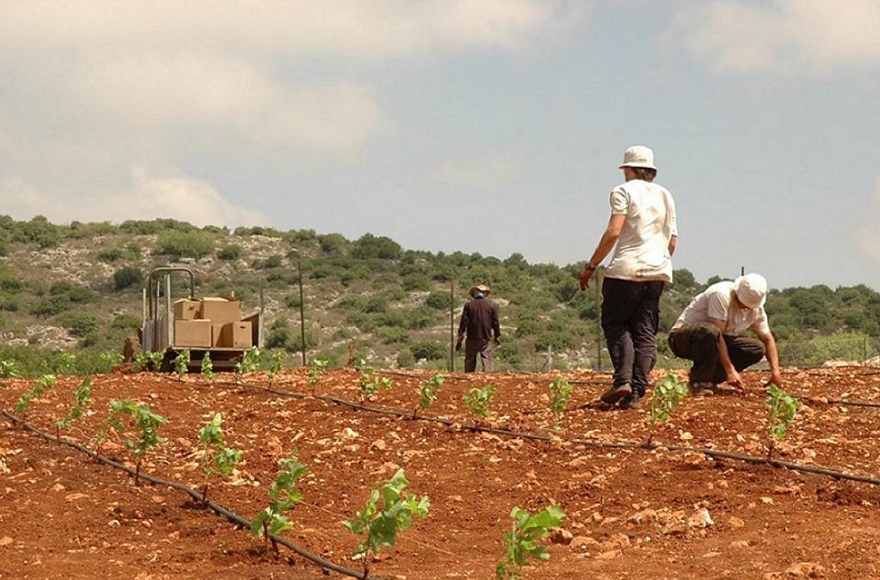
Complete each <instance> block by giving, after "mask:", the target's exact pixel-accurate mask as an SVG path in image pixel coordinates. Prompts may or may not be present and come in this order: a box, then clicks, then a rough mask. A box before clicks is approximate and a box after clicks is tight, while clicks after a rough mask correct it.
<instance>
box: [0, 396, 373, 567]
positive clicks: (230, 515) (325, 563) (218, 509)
mask: <svg viewBox="0 0 880 580" xmlns="http://www.w3.org/2000/svg"><path fill="white" fill-rule="evenodd" d="M0 413H2V414H3V415H4V416H5V417H6V418H7V419H9V420H10V421H11V422H12V423H13V424H15V425H20V426H22V427H24V429H25V430H27V431H30V432H32V433H35V434H37V435H39V436H40V437H42V438H43V439H45V440H46V441H49V442H51V443H58V444H60V445H66V446H68V447H71V448H73V449H76V450H77V451H80V452H82V453H85V454H86V455H88V456H89V457H91V458H93V459H96V460H97V461H100V462H101V463H103V464H105V465H109V466H110V467H114V468H116V469H121V470H122V471H124V472H126V473H128V474H129V475H132V476H134V477H135V478H138V479H145V480H147V481H149V482H150V483H152V484H154V485H162V486H167V487H170V488H173V489H176V490H178V491H182V492H183V493H185V494H187V495H189V496H190V497H191V498H192V499H193V500H194V501H196V502H199V503H200V504H202V505H204V506H206V507H208V508H210V509H211V510H212V511H213V512H215V513H217V514H220V515H221V516H223V517H225V518H227V519H228V520H229V521H231V522H233V523H235V524H238V525H240V526H243V527H244V528H246V529H248V530H249V529H251V522H250V521H249V520H247V519H245V518H243V517H241V516H240V515H238V514H236V513H235V512H233V511H232V510H230V509H227V508H225V507H223V506H221V505H219V504H217V503H214V502H213V501H210V500H208V501H203V497H202V494H200V493H199V492H198V491H196V490H194V489H192V488H190V487H187V486H185V485H183V484H180V483H176V482H173V481H167V480H164V479H161V478H158V477H155V476H152V475H150V474H148V473H144V472H143V471H137V470H135V469H132V468H131V467H128V466H127V465H123V464H121V463H119V462H116V461H113V460H112V459H109V458H107V457H104V456H103V455H100V454H98V453H97V452H96V451H93V450H91V449H89V448H88V447H86V446H84V445H80V444H79V443H77V442H75V441H70V440H68V439H62V438H60V437H55V436H53V435H50V434H48V433H46V432H44V431H42V430H40V429H38V428H37V427H34V426H33V425H31V424H30V423H28V422H26V421H25V420H24V419H22V418H20V417H18V416H16V415H13V414H12V413H9V412H8V411H6V410H5V409H0ZM269 539H270V540H272V541H273V542H275V543H276V544H280V545H282V546H284V547H286V548H288V549H289V550H291V551H293V552H295V553H296V554H299V555H300V556H302V557H303V558H305V559H306V560H309V561H310V562H312V563H314V564H317V565H318V566H320V567H321V568H323V569H325V570H331V571H333V572H338V573H339V574H343V575H345V576H351V577H353V578H359V579H361V580H379V579H378V578H377V577H376V576H365V575H364V573H363V572H362V571H359V570H353V569H351V568H346V567H345V566H341V565H339V564H335V563H333V562H331V561H329V560H325V559H324V558H322V557H320V556H318V555H317V554H313V553H312V552H309V551H308V550H305V549H303V548H300V547H299V546H297V545H296V544H294V543H292V542H289V541H287V540H285V539H284V538H282V537H281V536H277V535H275V534H269Z"/></svg>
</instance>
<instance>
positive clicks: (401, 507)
mask: <svg viewBox="0 0 880 580" xmlns="http://www.w3.org/2000/svg"><path fill="white" fill-rule="evenodd" d="M408 485H409V481H407V479H406V474H405V473H404V472H403V469H398V470H397V473H395V474H394V476H393V477H392V478H391V479H390V480H389V481H388V482H387V483H385V484H384V485H382V486H381V487H380V488H379V489H374V490H373V491H372V492H371V493H370V498H369V499H368V500H367V504H366V506H364V509H362V510H361V511H359V512H357V514H356V515H355V517H353V518H351V519H350V520H346V521H345V522H343V525H344V526H345V527H346V528H348V529H349V530H350V531H351V532H352V533H354V534H357V535H362V536H365V537H364V540H363V541H362V542H360V543H359V544H358V547H357V551H355V553H354V557H355V558H363V561H364V575H363V578H366V577H367V575H368V573H369V568H370V558H371V557H373V556H375V555H376V554H378V553H379V551H380V550H381V549H382V548H384V547H385V546H388V547H391V546H394V544H395V542H396V541H397V533H398V532H400V531H402V530H405V529H407V528H408V527H410V526H411V525H412V519H413V516H416V517H419V518H425V517H426V516H427V515H428V510H429V509H430V507H431V502H430V500H429V499H428V496H426V495H425V496H422V497H421V498H418V497H416V496H415V495H409V494H406V493H405V492H404V490H405V489H406V486H408Z"/></svg>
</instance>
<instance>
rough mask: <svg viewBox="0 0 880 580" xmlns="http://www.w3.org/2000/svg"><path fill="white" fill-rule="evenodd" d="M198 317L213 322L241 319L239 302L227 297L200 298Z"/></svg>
mask: <svg viewBox="0 0 880 580" xmlns="http://www.w3.org/2000/svg"><path fill="white" fill-rule="evenodd" d="M199 318H201V319H202V320H210V321H211V322H213V323H215V324H226V323H227V322H238V321H239V320H241V302H239V301H238V300H229V299H227V298H202V306H201V309H200V310H199Z"/></svg>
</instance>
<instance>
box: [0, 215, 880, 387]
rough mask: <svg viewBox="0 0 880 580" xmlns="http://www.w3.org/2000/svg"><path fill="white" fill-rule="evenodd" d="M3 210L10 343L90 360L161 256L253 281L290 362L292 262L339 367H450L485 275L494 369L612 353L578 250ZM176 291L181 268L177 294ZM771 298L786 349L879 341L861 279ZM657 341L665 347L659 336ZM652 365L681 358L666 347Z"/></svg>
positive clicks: (310, 316)
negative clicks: (425, 243)
mask: <svg viewBox="0 0 880 580" xmlns="http://www.w3.org/2000/svg"><path fill="white" fill-rule="evenodd" d="M0 224H2V228H0V340H2V344H3V346H2V349H3V352H4V356H5V357H13V356H14V357H16V358H21V357H22V356H26V355H25V354H24V353H33V352H40V353H43V354H42V355H41V356H43V357H45V354H46V352H48V351H74V352H78V353H81V354H82V355H83V356H84V357H86V358H89V357H92V358H93V359H94V358H95V357H96V356H97V353H102V352H108V351H119V350H120V348H121V345H122V342H123V340H124V338H125V337H126V336H129V335H131V334H133V333H134V331H135V329H136V328H137V327H138V326H139V325H140V321H141V315H142V314H141V313H142V298H141V296H142V286H143V279H144V276H145V275H146V274H147V273H148V272H149V271H150V269H152V268H154V267H156V266H164V265H177V266H185V267H188V268H190V269H192V271H193V272H194V275H195V289H194V293H195V295H196V296H197V297H200V296H211V295H224V296H228V295H233V294H234V295H235V296H236V297H237V298H238V299H239V300H241V301H242V303H243V305H244V308H245V310H246V311H253V310H255V309H256V308H257V307H258V305H259V297H260V292H261V284H262V293H263V296H264V299H265V312H266V324H265V328H266V347H267V348H269V349H284V350H286V351H287V352H289V353H291V357H290V359H289V361H288V364H289V365H294V364H296V363H297V362H298V361H300V358H299V356H298V355H297V353H299V351H300V349H301V346H302V345H301V338H300V337H301V330H300V321H299V306H300V303H299V286H298V283H299V268H300V267H301V268H302V273H303V287H304V305H303V306H304V310H305V336H306V346H307V348H308V357H309V359H310V360H311V359H314V358H325V359H328V360H329V361H330V363H331V365H333V366H336V365H341V364H345V363H346V362H347V361H348V360H349V357H350V356H353V357H354V358H355V360H357V359H358V358H361V357H363V358H364V359H366V360H367V361H368V362H370V363H371V364H373V365H375V366H377V367H397V366H400V367H423V368H425V367H426V368H447V367H448V352H449V335H450V311H449V307H450V301H451V303H452V305H453V306H454V308H455V311H454V313H453V322H454V324H455V325H456V326H457V323H458V316H459V314H460V311H461V305H462V304H463V302H464V301H465V300H466V299H467V289H468V288H469V287H470V286H472V285H473V284H476V283H487V284H489V285H490V286H491V287H492V290H493V293H492V296H491V299H492V300H493V301H494V302H495V303H496V305H497V306H498V307H499V309H500V313H501V319H502V320H501V324H502V334H503V335H504V339H505V340H504V344H503V345H502V347H501V348H500V350H499V352H498V353H497V355H498V356H497V358H498V363H499V367H500V369H502V370H540V369H542V368H546V365H547V362H548V361H547V358H548V357H547V352H548V349H550V350H551V352H552V365H553V368H556V369H566V368H578V367H582V368H590V367H594V368H595V367H598V366H599V363H602V362H604V366H605V367H606V368H607V365H608V359H607V353H601V359H602V360H601V361H600V360H597V358H598V357H599V356H600V350H599V349H598V348H597V341H596V338H597V334H598V333H599V331H600V330H599V325H598V320H597V312H598V304H597V300H598V292H596V289H595V285H594V288H591V290H590V291H589V292H586V293H582V292H579V291H578V289H577V275H578V273H579V269H580V265H571V266H565V267H560V266H556V265H548V264H529V263H528V262H526V261H525V260H524V259H523V257H522V256H521V255H518V254H513V255H511V256H509V257H507V258H505V259H503V260H502V259H499V258H496V257H492V256H482V255H480V254H477V253H475V254H471V255H466V254H463V253H461V252H455V253H452V254H444V253H442V252H441V253H436V254H434V253H431V252H424V251H413V250H405V249H403V248H401V247H400V245H399V244H397V243H396V242H394V241H393V240H391V239H389V238H386V237H377V236H373V235H371V234H366V235H364V236H362V237H361V238H360V239H358V240H354V241H351V240H348V239H346V238H344V237H343V236H341V235H339V234H332V233H331V234H318V233H316V232H314V231H312V230H299V231H289V232H279V231H276V230H273V229H270V228H238V229H236V230H234V231H230V230H228V229H225V228H217V227H205V228H196V227H194V226H192V225H190V224H187V223H183V222H178V221H175V220H153V221H129V222H124V223H122V224H120V225H118V226H117V225H111V224H107V223H91V224H83V223H78V222H73V223H71V224H69V225H55V224H52V223H49V222H48V221H46V220H45V219H44V218H40V217H37V218H34V219H32V220H30V221H27V222H18V221H15V220H12V219H11V218H9V217H7V216H2V217H0ZM675 275H676V283H675V284H674V285H673V286H672V287H671V288H670V289H669V290H668V291H667V292H666V293H664V297H663V303H662V306H661V312H662V314H661V329H663V330H665V329H668V328H669V326H670V325H671V324H672V322H673V321H674V319H675V317H676V316H677V315H678V313H679V312H680V311H681V309H682V308H683V307H684V306H685V305H686V304H687V302H688V300H689V299H690V298H691V297H692V296H693V295H694V294H696V293H697V292H699V291H700V290H701V289H702V288H703V287H704V285H702V284H699V283H698V282H697V281H695V280H694V277H693V276H692V275H691V274H690V272H688V271H687V270H677V271H676V273H675ZM712 281H714V280H708V281H707V283H709V282H712ZM186 292H187V289H186V284H185V283H184V281H183V279H180V280H177V281H176V283H175V289H174V293H175V296H180V297H183V296H184V295H185V294H186ZM451 292H452V296H450V293H451ZM767 308H768V312H769V313H770V315H771V323H772V325H773V328H774V331H775V332H776V333H777V335H778V336H779V337H780V338H782V339H788V340H789V341H791V342H792V344H796V345H797V348H796V350H797V356H798V357H800V359H799V360H794V361H793V362H794V363H801V364H803V363H812V364H814V363H815V362H821V360H819V359H824V358H833V357H841V356H842V357H844V358H846V357H849V358H852V357H855V358H858V359H860V360H863V359H866V358H868V357H869V356H870V355H871V354H872V353H874V352H875V350H876V346H875V345H874V343H873V342H872V341H870V340H869V339H868V338H867V337H868V336H869V335H877V334H880V328H878V325H880V295H878V294H877V293H876V292H874V291H873V290H871V289H869V288H867V287H864V286H858V287H853V288H838V289H837V290H833V291H832V290H831V289H829V288H827V287H824V286H817V287H814V288H811V289H804V288H795V289H786V290H783V291H774V292H773V293H772V295H771V296H770V299H769V301H768V306H767ZM816 336H819V337H823V336H826V337H833V340H825V342H826V343H828V344H823V345H819V346H818V347H817V346H816V345H815V344H814V345H813V346H812V347H810V348H812V349H813V350H812V351H811V350H810V348H807V347H805V346H804V344H806V342H807V341H806V338H810V337H813V340H811V341H809V342H810V343H815V337H816ZM659 344H660V347H661V355H664V354H667V351H666V349H665V340H663V339H662V337H661V340H659ZM829 345H830V346H829ZM792 348H794V347H792ZM816 348H820V350H821V349H824V350H822V352H819V353H817V352H813V351H815V350H816ZM835 349H838V350H841V353H837V352H836V351H835ZM831 351H834V352H831ZM792 352H794V351H792ZM784 353H785V351H783V354H784ZM293 355H297V356H293ZM857 355H858V356H857ZM810 357H813V359H815V360H807V359H809V358H810ZM660 364H661V366H662V365H669V364H675V361H674V360H668V359H666V358H663V357H662V356H661V361H660ZM456 366H457V368H461V361H460V359H459V360H458V361H457V362H456Z"/></svg>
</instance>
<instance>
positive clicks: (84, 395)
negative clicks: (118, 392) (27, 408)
mask: <svg viewBox="0 0 880 580" xmlns="http://www.w3.org/2000/svg"><path fill="white" fill-rule="evenodd" d="M75 398H76V402H75V403H74V404H73V407H71V408H70V411H68V412H67V415H65V416H64V418H63V419H60V420H58V421H56V422H55V425H56V427H57V428H58V429H70V425H71V424H72V423H73V422H74V421H75V420H77V419H79V418H80V417H82V416H83V412H84V411H85V409H86V407H88V406H89V405H91V404H92V377H90V376H86V377H85V378H83V380H82V383H80V385H79V388H78V389H77V390H76V394H75Z"/></svg>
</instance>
